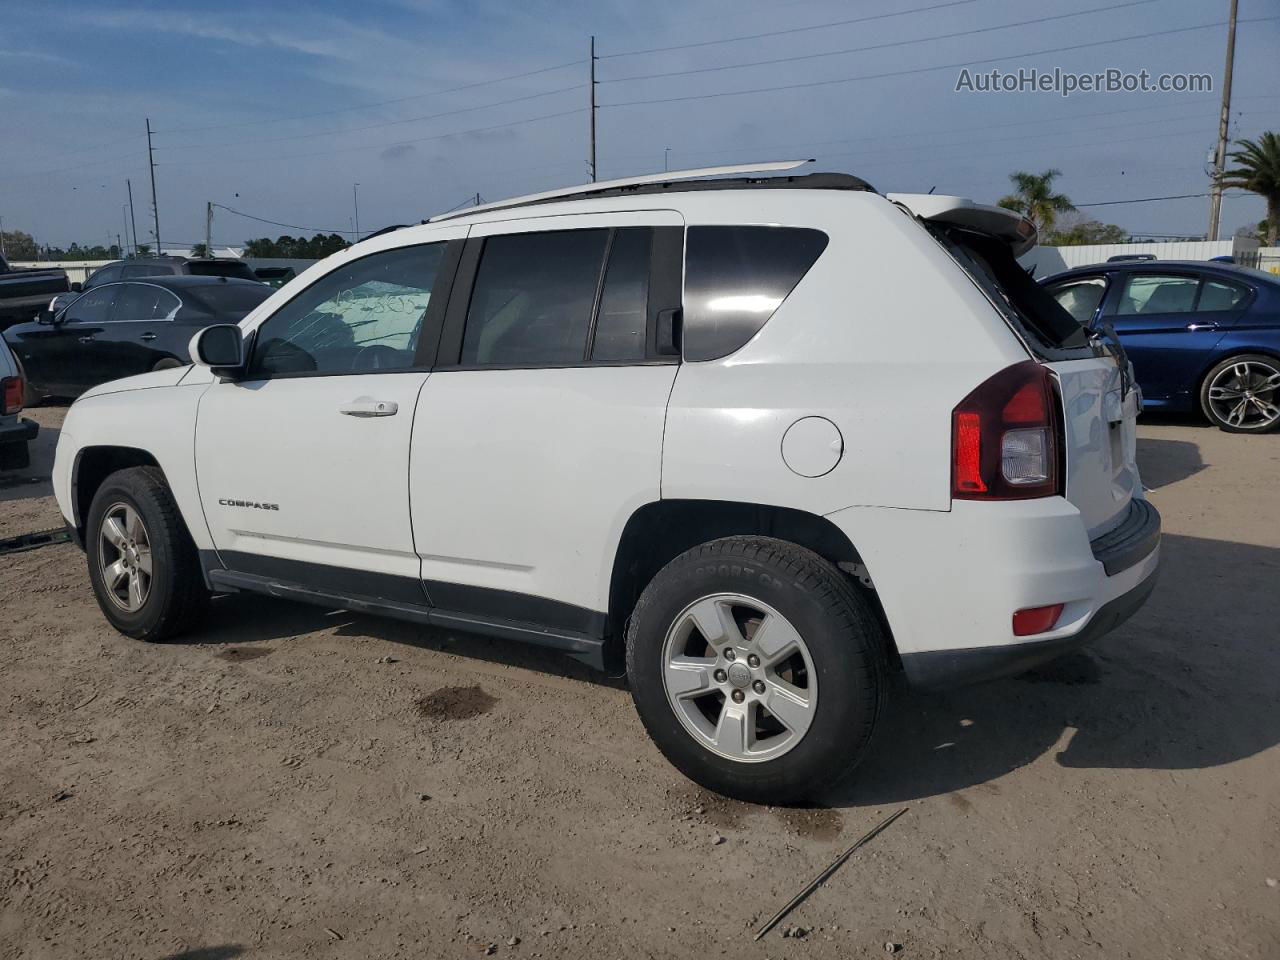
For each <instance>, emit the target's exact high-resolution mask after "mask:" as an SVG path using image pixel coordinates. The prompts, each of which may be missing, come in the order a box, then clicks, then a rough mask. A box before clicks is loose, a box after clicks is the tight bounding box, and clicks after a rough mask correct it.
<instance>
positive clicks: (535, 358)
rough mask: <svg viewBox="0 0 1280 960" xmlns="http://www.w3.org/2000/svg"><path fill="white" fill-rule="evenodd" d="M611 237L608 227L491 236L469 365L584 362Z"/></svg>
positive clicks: (469, 335)
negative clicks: (605, 228)
mask: <svg viewBox="0 0 1280 960" xmlns="http://www.w3.org/2000/svg"><path fill="white" fill-rule="evenodd" d="M608 238H609V231H608V230H603V229H601V230H557V231H551V232H548V233H517V234H511V235H508V236H500V237H489V238H488V239H486V240H485V242H484V250H483V252H482V253H481V255H480V266H479V268H478V270H477V272H476V279H475V285H474V287H473V288H472V293H471V303H470V306H469V307H468V309H467V322H466V329H465V331H464V333H463V338H462V356H461V363H462V365H463V366H525V365H529V364H543V365H547V364H569V363H582V362H583V360H584V359H585V357H586V350H587V334H588V331H589V330H590V327H591V316H592V312H593V310H594V307H595V299H596V287H597V286H598V284H599V279H600V268H601V265H602V264H603V262H604V254H605V245H606V241H607V240H608Z"/></svg>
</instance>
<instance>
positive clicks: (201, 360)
mask: <svg viewBox="0 0 1280 960" xmlns="http://www.w3.org/2000/svg"><path fill="white" fill-rule="evenodd" d="M188 349H189V351H190V353H191V359H192V360H193V361H194V362H195V363H198V364H199V365H200V366H202V367H208V368H209V369H210V370H212V371H213V374H214V376H218V377H227V378H229V379H232V380H234V379H236V378H238V377H239V376H240V374H241V373H242V372H243V370H244V362H245V356H244V337H243V336H242V335H241V333H240V327H239V326H237V325H236V324H234V323H218V324H214V325H213V326H212V327H205V328H204V329H203V330H201V331H200V332H199V333H197V334H196V335H195V336H194V337H192V338H191V345H190V347H189V348H188Z"/></svg>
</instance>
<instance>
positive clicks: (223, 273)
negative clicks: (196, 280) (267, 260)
mask: <svg viewBox="0 0 1280 960" xmlns="http://www.w3.org/2000/svg"><path fill="white" fill-rule="evenodd" d="M187 269H188V270H189V271H190V273H191V274H192V276H196V277H234V278H235V279H237V280H257V279H258V277H257V275H256V274H255V273H254V272H253V269H252V268H251V267H250V266H249V265H248V264H247V263H241V262H240V261H239V260H193V261H191V262H190V263H189V264H187Z"/></svg>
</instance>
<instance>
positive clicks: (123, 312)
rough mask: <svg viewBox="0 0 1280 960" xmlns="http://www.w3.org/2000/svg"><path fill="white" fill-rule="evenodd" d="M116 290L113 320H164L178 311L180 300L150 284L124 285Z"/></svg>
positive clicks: (113, 303) (111, 316)
mask: <svg viewBox="0 0 1280 960" xmlns="http://www.w3.org/2000/svg"><path fill="white" fill-rule="evenodd" d="M113 289H114V290H115V299H114V300H113V301H112V304H111V315H110V319H111V320H162V319H164V318H165V317H167V316H169V314H171V313H173V311H175V310H177V309H178V306H179V302H178V298H177V297H175V296H174V295H173V294H172V293H170V292H169V291H168V290H164V289H162V288H160V287H155V286H152V285H151V284H149V283H122V284H120V285H119V286H117V287H114V288H113Z"/></svg>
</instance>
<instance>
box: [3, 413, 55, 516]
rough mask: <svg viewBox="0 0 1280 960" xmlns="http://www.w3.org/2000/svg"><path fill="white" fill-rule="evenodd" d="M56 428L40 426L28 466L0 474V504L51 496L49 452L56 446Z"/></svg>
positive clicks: (50, 453)
mask: <svg viewBox="0 0 1280 960" xmlns="http://www.w3.org/2000/svg"><path fill="white" fill-rule="evenodd" d="M58 433H59V430H58V428H57V427H51V426H42V427H41V428H40V433H39V434H38V435H37V436H36V439H35V441H34V442H33V443H32V444H31V446H30V450H31V464H30V465H29V466H26V467H23V468H21V469H19V470H5V471H4V472H3V473H0V503H9V502H12V501H16V500H36V499H39V498H40V497H51V496H53V480H52V476H53V452H54V450H55V449H57V446H58Z"/></svg>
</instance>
